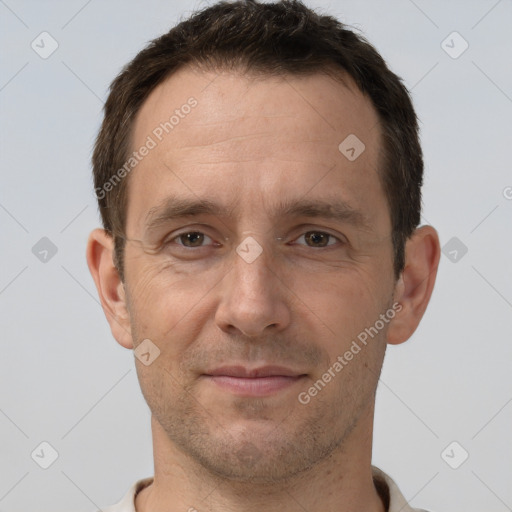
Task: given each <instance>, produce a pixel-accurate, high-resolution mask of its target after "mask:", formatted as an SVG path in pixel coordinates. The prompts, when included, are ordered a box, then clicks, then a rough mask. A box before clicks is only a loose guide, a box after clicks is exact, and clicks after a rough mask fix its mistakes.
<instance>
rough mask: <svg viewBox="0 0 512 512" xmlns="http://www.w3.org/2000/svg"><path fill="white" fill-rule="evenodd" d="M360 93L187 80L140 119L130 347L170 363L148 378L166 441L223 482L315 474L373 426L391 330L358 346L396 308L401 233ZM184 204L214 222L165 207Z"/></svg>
mask: <svg viewBox="0 0 512 512" xmlns="http://www.w3.org/2000/svg"><path fill="white" fill-rule="evenodd" d="M214 78H215V80H214V81H213V82H212V80H213V79H214ZM346 81H347V84H348V85H349V87H350V88H347V87H345V86H344V85H342V84H340V83H338V82H335V81H334V80H332V79H331V78H328V77H326V76H322V75H314V76H310V77H300V78H298V77H293V76H287V77H286V78H268V79H259V80H254V79H249V78H247V77H244V76H241V75H236V74H233V73H231V74H230V73H219V74H218V76H217V74H214V73H211V74H210V73H205V72H200V71H197V70H196V71H194V70H192V69H191V68H185V69H182V70H181V71H180V72H178V73H177V74H175V75H173V76H172V77H171V78H170V79H168V80H167V81H165V82H164V83H162V84H161V85H160V86H159V87H157V88H156V89H155V90H154V91H153V92H152V94H151V95H150V96H149V98H148V99H147V100H146V102H145V103H144V105H143V106H142V108H141V110H140V112H139V115H138V117H137V119H136V123H135V130H134V134H133V139H132V149H134V150H137V149H138V148H140V147H141V146H143V145H144V144H147V141H148V136H150V137H151V139H152V140H153V141H154V142H155V143H156V147H154V148H152V149H151V150H150V151H149V153H148V154H147V156H146V157H144V158H143V159H142V161H141V162H140V163H139V164H138V165H137V167H136V169H134V170H133V171H132V173H131V175H130V177H129V194H128V213H127V226H126V232H127V237H128V239H129V240H132V241H131V242H128V243H127V246H126V254H125V276H126V282H125V289H126V298H127V305H128V311H129V314H130V323H131V333H132V337H133V343H134V347H136V346H138V345H139V344H140V343H141V342H142V341H143V340H145V339H149V340H151V342H152V343H154V344H155V345H156V346H157V347H158V348H159V350H160V355H159V357H158V358H157V359H155V360H154V361H153V362H152V363H151V364H150V365H148V366H146V365H144V364H142V362H140V361H138V360H136V364H137V371H138V376H139V379H140V384H141V388H142V392H143V394H144V396H145V398H146V400H147V403H148V405H149V407H150V409H151V412H152V414H153V416H154V418H155V419H156V420H157V421H158V422H159V424H160V425H161V427H162V429H163V431H165V433H166V435H167V437H168V439H169V440H170V442H171V443H173V445H174V446H176V447H177V448H178V449H179V450H181V451H182V452H184V453H185V454H187V455H188V456H191V457H192V458H193V459H194V460H195V461H197V462H200V463H201V464H202V465H203V466H204V467H206V468H207V469H210V470H212V471H214V472H215V473H217V474H219V475H223V476H225V477H230V478H236V479H241V480H243V479H248V478H252V480H253V481H254V480H257V479H259V480H261V481H264V480H278V479H282V478H285V477H288V476H291V475H293V474H297V473H299V472H301V471H304V470H305V469H307V468H308V467H311V465H313V464H314V463H316V462H318V461H320V460H322V459H323V458H325V457H326V456H327V455H329V454H330V453H331V452H332V451H333V450H334V449H335V448H340V449H343V446H345V445H344V444H343V443H344V441H347V440H348V439H349V436H351V435H352V436H353V435H357V432H358V428H359V429H361V428H362V427H361V425H362V424H363V422H367V421H368V418H369V417H371V415H372V413H373V401H374V394H375V389H376V385H377V380H378V375H379V372H380V368H381V365H382V360H383V357H384V352H385V346H386V330H387V327H388V323H387V322H386V323H385V324H384V326H383V327H381V328H380V329H378V331H379V332H378V333H377V334H373V336H372V337H370V336H367V343H366V345H364V344H363V343H361V341H358V335H360V333H362V332H364V331H365V329H368V328H370V327H373V328H374V330H375V325H376V322H377V320H379V318H381V316H380V315H381V314H383V313H386V311H389V310H390V309H391V308H392V304H393V301H394V292H395V280H394V276H393V248H392V242H391V223H390V216H389V211H388V206H387V202H386V198H385V195H384V192H383V189H382V187H381V183H380V180H379V176H378V173H380V172H382V169H381V167H380V161H381V155H380V153H379V152H380V150H381V130H380V125H379V122H378V118H377V114H376V113H375V111H374V109H373V107H372V105H371V103H370V101H369V100H368V99H367V98H365V97H364V96H363V95H362V94H361V93H360V92H359V91H358V90H357V88H356V86H355V85H353V83H352V81H351V80H349V79H348V78H347V79H346ZM206 86H207V87H206ZM190 97H194V98H195V100H196V101H197V105H196V106H194V107H193V108H190V109H189V108H181V107H182V106H183V105H184V104H186V103H187V100H188V98H190ZM176 109H178V110H180V109H181V110H180V114H181V115H178V114H176V115H177V117H179V122H176V119H174V123H175V124H173V127H172V129H169V126H167V130H168V133H166V132H165V130H162V128H160V130H159V129H158V127H159V126H160V123H163V122H165V121H168V120H169V118H170V117H171V115H173V114H174V113H175V111H176ZM185 112H188V113H185ZM155 130H156V131H155ZM351 134H353V135H355V136H356V137H357V138H358V139H359V140H360V141H361V142H362V143H364V145H365V148H364V151H363V152H362V153H361V154H360V155H359V156H358V157H357V158H355V159H354V158H353V157H354V155H355V156H357V154H358V153H359V152H360V151H361V148H362V146H361V145H360V143H359V142H357V140H356V139H354V138H353V137H352V138H351V139H348V142H347V143H345V146H344V145H342V148H341V150H340V149H339V146H340V144H341V143H342V142H343V141H344V140H345V139H346V138H347V137H348V136H350V135H351ZM159 138H161V140H159ZM354 141H356V142H354ZM347 144H348V147H346V146H347ZM149 145H151V146H152V144H151V143H150V144H149ZM352 147H353V148H354V151H352V150H351V148H352ZM347 156H348V157H350V158H347ZM185 200H186V201H190V202H197V203H201V202H203V203H204V202H205V201H208V203H209V204H214V205H217V206H218V211H217V212H216V213H215V214H212V213H208V212H206V211H203V212H202V213H198V214H196V215H190V216H187V217H181V218H180V217H177V218H173V217H172V216H169V215H168V214H169V213H170V212H169V211H167V212H166V211H165V210H166V207H173V206H176V205H177V204H178V203H179V202H181V201H185ZM306 202H307V203H311V204H310V205H309V206H310V207H309V208H299V209H297V208H295V210H294V209H293V207H294V206H296V205H300V204H302V203H306ZM317 203H318V204H317ZM320 204H323V205H326V206H327V208H326V209H325V211H324V212H323V214H322V215H315V211H316V210H315V208H312V207H311V206H313V207H315V206H318V205H320ZM335 204H336V205H338V207H339V208H338V209H336V210H335V209H334V208H333V209H329V205H335ZM286 207H290V208H288V211H286V210H285V208H286ZM335 211H336V212H337V213H339V214H340V215H338V216H337V217H335V216H332V215H331V214H332V213H334V212H335ZM187 234H188V235H187ZM179 235H181V236H179ZM260 251H261V253H260ZM382 323H383V322H382V321H381V322H380V323H377V325H378V326H379V327H380V326H381V324H382ZM367 332H368V331H367ZM372 333H374V331H372ZM360 339H361V338H359V340H360ZM353 341H356V342H357V345H358V346H359V348H360V350H359V351H357V349H355V347H354V345H353ZM146 343H147V342H146ZM351 347H352V354H353V357H352V358H350V359H348V358H347V357H344V355H345V354H346V352H347V351H350V350H351ZM339 356H341V357H342V360H343V364H342V363H341V362H339V361H340V359H338V357H339ZM336 361H338V362H339V364H340V365H341V369H340V366H336V368H334V367H333V365H334V363H335V362H336ZM270 365H272V366H274V367H275V366H279V367H283V368H285V369H286V370H282V369H281V370H279V369H276V368H274V369H272V368H268V367H269V366H270ZM226 367H238V371H241V372H243V371H248V372H250V371H252V370H254V369H261V368H264V367H267V368H266V370H267V373H266V374H265V375H267V376H266V378H256V377H255V378H251V379H248V378H247V379H241V378H239V377H240V376H238V377H237V376H236V375H234V373H236V370H233V369H229V368H227V369H226ZM329 369H331V371H330V373H329V374H330V376H331V378H330V379H329V378H328V377H327V378H326V377H325V374H326V372H328V370H329ZM285 373H287V374H288V375H287V376H283V374H285ZM269 374H272V376H269ZM279 375H281V376H279ZM322 376H324V380H323V382H324V385H323V386H322V385H320V384H318V383H317V386H316V389H317V392H316V394H315V392H314V391H312V392H311V391H310V388H312V386H314V384H315V382H317V381H319V379H320V380H322ZM325 381H327V382H325ZM301 397H302V398H301ZM308 397H309V398H308ZM365 425H366V426H368V423H365Z"/></svg>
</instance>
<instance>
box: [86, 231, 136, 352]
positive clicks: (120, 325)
mask: <svg viewBox="0 0 512 512" xmlns="http://www.w3.org/2000/svg"><path fill="white" fill-rule="evenodd" d="M86 255H87V265H88V266H89V271H90V272H91V275H92V277H93V279H94V282H95V283H96V288H97V290H98V295H99V297H100V301H101V306H102V308H103V312H104V313H105V316H106V317H107V320H108V323H109V324H110V330H111V331H112V335H113V336H114V338H115V339H116V340H117V342H118V343H119V344H120V345H121V346H123V347H125V348H133V340H132V335H131V327H130V315H129V313H128V308H127V305H126V294H125V289H124V284H123V282H122V281H121V278H120V277H119V272H118V271H117V268H116V267H115V265H114V240H113V238H112V237H111V236H110V235H109V234H108V233H107V232H106V231H105V230H103V229H95V230H94V231H92V232H91V234H90V235H89V240H88V241H87V254H86Z"/></svg>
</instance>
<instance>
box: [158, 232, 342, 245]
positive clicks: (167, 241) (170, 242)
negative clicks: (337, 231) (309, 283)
mask: <svg viewBox="0 0 512 512" xmlns="http://www.w3.org/2000/svg"><path fill="white" fill-rule="evenodd" d="M308 233H315V234H321V235H326V236H328V237H330V238H329V241H330V240H331V239H335V240H337V241H338V243H339V244H342V245H343V244H344V243H345V242H344V241H343V240H341V239H340V238H338V237H337V236H334V235H333V234H331V233H328V232H326V231H320V230H315V229H310V230H308V231H305V232H304V233H303V234H302V235H301V236H299V237H298V238H296V239H295V240H298V239H299V238H302V237H303V236H305V235H307V234H308ZM190 234H199V235H204V236H206V237H208V238H210V239H211V237H209V236H208V235H206V234H205V233H203V232H202V231H196V230H191V231H183V232H182V233H178V234H176V235H174V236H173V237H172V238H169V239H168V240H166V241H165V242H164V244H163V245H166V246H167V245H170V244H172V243H175V242H174V241H175V240H177V239H179V238H180V237H182V236H183V235H190ZM176 245H178V247H182V248H184V249H188V250H191V249H202V248H204V247H206V246H204V245H201V246H198V247H187V246H186V245H183V244H178V243H176ZM301 245H302V244H301ZM333 245H336V244H329V243H328V244H327V245H326V246H325V247H312V246H307V245H306V247H310V248H311V249H327V248H329V247H332V246H333Z"/></svg>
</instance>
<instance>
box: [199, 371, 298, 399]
mask: <svg viewBox="0 0 512 512" xmlns="http://www.w3.org/2000/svg"><path fill="white" fill-rule="evenodd" d="M206 377H207V378H208V379H209V380H211V381H212V382H214V383H215V384H216V385H217V386H219V387H221V388H223V389H226V390H227V391H231V392H232V393H235V394H238V395H245V396H265V395H270V394H272V393H275V392H277V391H282V390H284V389H286V388H288V387H290V386H292V385H293V384H295V383H297V382H298V381H300V380H302V378H303V377H305V375H298V376H296V377H288V376H284V375H272V376H269V377H257V378H251V379H249V378H243V377H230V376H228V375H206Z"/></svg>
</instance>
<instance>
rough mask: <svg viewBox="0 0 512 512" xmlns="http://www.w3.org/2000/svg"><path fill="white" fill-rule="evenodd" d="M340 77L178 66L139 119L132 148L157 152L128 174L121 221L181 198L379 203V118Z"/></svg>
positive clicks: (355, 88) (344, 78) (347, 80)
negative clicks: (309, 197)
mask: <svg viewBox="0 0 512 512" xmlns="http://www.w3.org/2000/svg"><path fill="white" fill-rule="evenodd" d="M342 78H343V83H341V82H340V81H337V80H334V79H333V78H332V77H330V76H327V75H324V74H313V75H308V76H295V75H293V76H292V75H283V76H269V77H261V76H259V77H258V76H255V75H244V74H242V73H241V72H234V71H229V72H228V71H218V72H205V71H202V70H200V69H198V68H194V67H190V66H187V67H184V68H182V69H180V70H179V71H178V72H176V73H175V74H173V75H172V76H170V77H169V78H167V79H166V80H165V81H163V82H162V83H161V84H159V85H158V86H157V87H156V88H155V89H154V90H153V91H152V93H151V94H150V95H149V96H148V98H147V99H146V101H145V102H144V104H143V105H142V107H141V109H140V111H139V113H138V115H137V117H136V120H135V123H134V129H133V134H132V148H133V149H134V150H137V149H138V148H140V147H142V146H144V145H145V144H146V143H147V141H148V140H149V139H151V140H152V141H153V142H152V144H151V145H152V146H153V145H154V147H153V148H152V149H151V151H150V152H149V153H148V154H147V156H145V157H144V158H143V159H142V160H141V161H140V163H139V164H138V165H137V168H136V169H135V170H134V171H133V172H132V174H131V175H130V186H129V205H130V206H129V208H128V217H130V211H131V210H132V211H135V212H139V214H142V212H144V211H145V212H147V211H148V210H149V209H151V208H154V206H155V205H156V204H159V203H161V202H162V201H164V200H165V197H166V196H176V195H177V192H178V195H179V192H180V191H181V192H182V193H183V194H182V195H187V196H188V197H190V196H191V195H194V196H196V198H201V197H203V198H205V197H208V198H210V199H212V196H215V199H216V200H218V202H224V203H225V204H228V203H233V201H232V199H233V196H234V195H236V196H237V199H238V200H239V201H238V204H242V205H243V204H247V205H248V206H247V207H249V201H246V199H249V198H251V199H252V198H255V199H254V200H255V201H259V202H260V205H261V202H265V201H267V199H268V201H269V203H275V201H274V200H273V199H275V198H276V197H278V196H279V198H280V199H282V200H285V201H292V200H293V197H299V196H301V195H302V196H303V195H304V194H306V193H308V190H313V189H315V190H316V191H317V192H318V193H319V194H322V189H323V190H324V192H325V191H329V192H332V191H333V187H338V185H340V190H342V189H343V194H344V195H345V196H346V198H351V200H352V201H353V203H359V206H361V205H362V203H365V202H368V199H369V197H370V196H371V195H372V194H373V195H375V193H376V192H378V193H379V194H380V195H381V196H382V197H380V199H379V200H382V199H383V195H382V191H381V189H380V180H379V178H378V174H377V172H378V167H379V162H380V160H381V157H380V151H381V130H380V123H379V120H378V116H377V113H376V111H375V109H374V107H373V105H372V103H371V101H370V100H369V99H368V98H367V97H366V96H365V95H363V94H362V93H361V92H360V91H359V90H358V88H357V86H356V85H355V84H354V82H353V81H352V80H351V78H350V77H349V76H343V77H342ZM347 151H348V152H347ZM361 151H362V152H361ZM360 152H361V153H360ZM359 153H360V155H359V156H358V154H359ZM354 154H355V156H356V157H357V159H353V157H354ZM365 189H366V191H367V192H366V195H365V193H364V190H365ZM135 191H136V192H135ZM368 194H370V195H368ZM230 195H231V197H228V196H230ZM224 199H225V201H224ZM373 199H375V198H373ZM381 202H382V201H381ZM353 206H358V205H357V204H353ZM133 215H135V213H133ZM139 217H140V215H139ZM135 220H137V219H135Z"/></svg>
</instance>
